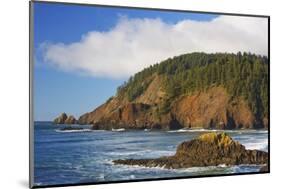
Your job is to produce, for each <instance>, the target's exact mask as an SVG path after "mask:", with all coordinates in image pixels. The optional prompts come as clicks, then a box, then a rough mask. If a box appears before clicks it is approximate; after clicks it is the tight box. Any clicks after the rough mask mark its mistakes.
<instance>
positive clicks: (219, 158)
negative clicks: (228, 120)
mask: <svg viewBox="0 0 281 189" xmlns="http://www.w3.org/2000/svg"><path fill="white" fill-rule="evenodd" d="M267 162H268V154H267V152H263V151H258V150H246V148H245V147H244V146H243V145H242V144H240V143H239V142H237V141H234V140H233V139H232V138H231V137H230V136H228V135H227V134H225V133H207V134H203V135H201V136H199V137H198V138H196V139H193V140H191V141H186V142H183V143H181V144H180V145H178V147H177V151H176V154H175V155H173V156H167V157H160V158H156V159H125V160H121V159H119V160H115V161H114V163H115V164H125V165H140V166H146V167H156V166H160V167H165V168H168V169H177V168H188V167H202V166H217V165H220V164H225V165H239V164H266V163H267Z"/></svg>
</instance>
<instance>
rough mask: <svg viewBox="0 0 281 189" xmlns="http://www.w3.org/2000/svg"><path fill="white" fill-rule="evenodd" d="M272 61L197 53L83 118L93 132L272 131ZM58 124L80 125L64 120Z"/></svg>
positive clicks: (137, 79)
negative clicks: (270, 77) (269, 119)
mask: <svg viewBox="0 0 281 189" xmlns="http://www.w3.org/2000/svg"><path fill="white" fill-rule="evenodd" d="M268 96H269V94H268V60H267V57H261V56H257V55H252V54H247V53H244V54H243V55H242V54H241V53H238V54H229V53H215V54H205V53H191V54H183V55H180V56H177V57H173V58H169V59H167V60H164V61H162V62H160V63H157V64H154V65H153V66H150V67H148V68H145V69H144V70H142V71H140V72H138V73H136V74H135V75H134V76H132V77H131V78H130V79H129V80H128V81H127V82H125V83H124V84H123V85H121V86H119V87H118V88H117V92H116V95H114V96H112V97H111V98H109V99H108V100H107V101H106V102H105V103H103V104H102V105H100V106H99V107H97V108H95V109H94V110H92V111H90V112H87V113H85V114H83V115H81V116H80V117H79V119H78V121H77V123H78V124H81V125H83V124H89V125H92V126H93V129H103V130H112V129H121V128H122V129H150V130H151V129H152V130H153V129H158V130H159V129H162V130H175V129H181V128H190V129H192V128H205V129H267V128H268V122H269V121H268V110H269V109H268ZM54 122H55V123H57V124H65V123H70V124H72V123H76V120H75V118H74V117H71V116H69V117H67V115H65V114H63V115H61V116H60V117H58V118H57V119H55V121H54Z"/></svg>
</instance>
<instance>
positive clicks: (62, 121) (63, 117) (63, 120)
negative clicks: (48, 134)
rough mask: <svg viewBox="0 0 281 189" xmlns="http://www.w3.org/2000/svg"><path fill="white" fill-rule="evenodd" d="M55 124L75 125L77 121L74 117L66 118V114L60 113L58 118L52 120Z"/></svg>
mask: <svg viewBox="0 0 281 189" xmlns="http://www.w3.org/2000/svg"><path fill="white" fill-rule="evenodd" d="M53 122H54V123H55V124H76V123H77V120H76V119H75V117H74V116H72V115H70V116H67V114H66V113H62V114H61V115H60V116H58V117H57V118H55V119H54V121H53Z"/></svg>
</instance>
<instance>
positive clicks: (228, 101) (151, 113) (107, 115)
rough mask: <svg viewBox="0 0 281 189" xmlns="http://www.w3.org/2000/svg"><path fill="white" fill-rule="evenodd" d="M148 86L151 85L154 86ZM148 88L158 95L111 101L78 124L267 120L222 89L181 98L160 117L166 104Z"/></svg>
mask: <svg viewBox="0 0 281 189" xmlns="http://www.w3.org/2000/svg"><path fill="white" fill-rule="evenodd" d="M157 80H158V78H157ZM150 85H154V82H152V83H151V84H150ZM151 88H153V89H154V90H156V91H157V92H155V93H153V91H151V90H148V91H146V92H145V93H144V94H143V95H141V96H140V97H139V98H137V99H136V100H135V101H134V102H128V101H127V100H126V99H123V98H121V97H115V98H112V99H111V100H110V101H109V102H107V103H105V104H103V105H101V106H100V107H98V108H97V109H95V110H94V111H92V112H89V113H86V114H84V115H82V116H81V117H80V118H79V121H78V122H79V123H80V124H93V128H94V129H112V128H114V129H117V128H127V129H166V130H169V129H180V128H213V129H240V128H244V129H246V128H266V127H267V118H257V117H255V116H254V114H253V112H252V111H251V110H250V108H249V106H248V105H247V102H246V101H245V100H244V99H243V98H242V97H240V98H235V99H232V98H231V97H230V95H229V94H228V93H227V91H226V90H225V89H224V88H223V87H211V88H210V89H208V90H206V91H204V92H195V93H194V94H192V95H183V96H180V97H179V98H177V99H175V100H174V101H173V102H172V103H171V109H170V111H169V112H168V113H164V114H160V113H159V106H160V105H161V103H163V102H162V101H165V98H164V96H165V95H163V94H165V93H164V92H163V91H161V84H160V83H158V87H155V86H149V87H148V89H151ZM147 93H148V94H150V95H147ZM151 99H154V100H155V101H154V100H151ZM161 99H162V100H161ZM263 121H264V122H263ZM264 123H265V124H264Z"/></svg>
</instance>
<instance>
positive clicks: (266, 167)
mask: <svg viewBox="0 0 281 189" xmlns="http://www.w3.org/2000/svg"><path fill="white" fill-rule="evenodd" d="M268 171H269V169H268V164H266V166H263V167H262V168H261V169H260V172H268Z"/></svg>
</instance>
